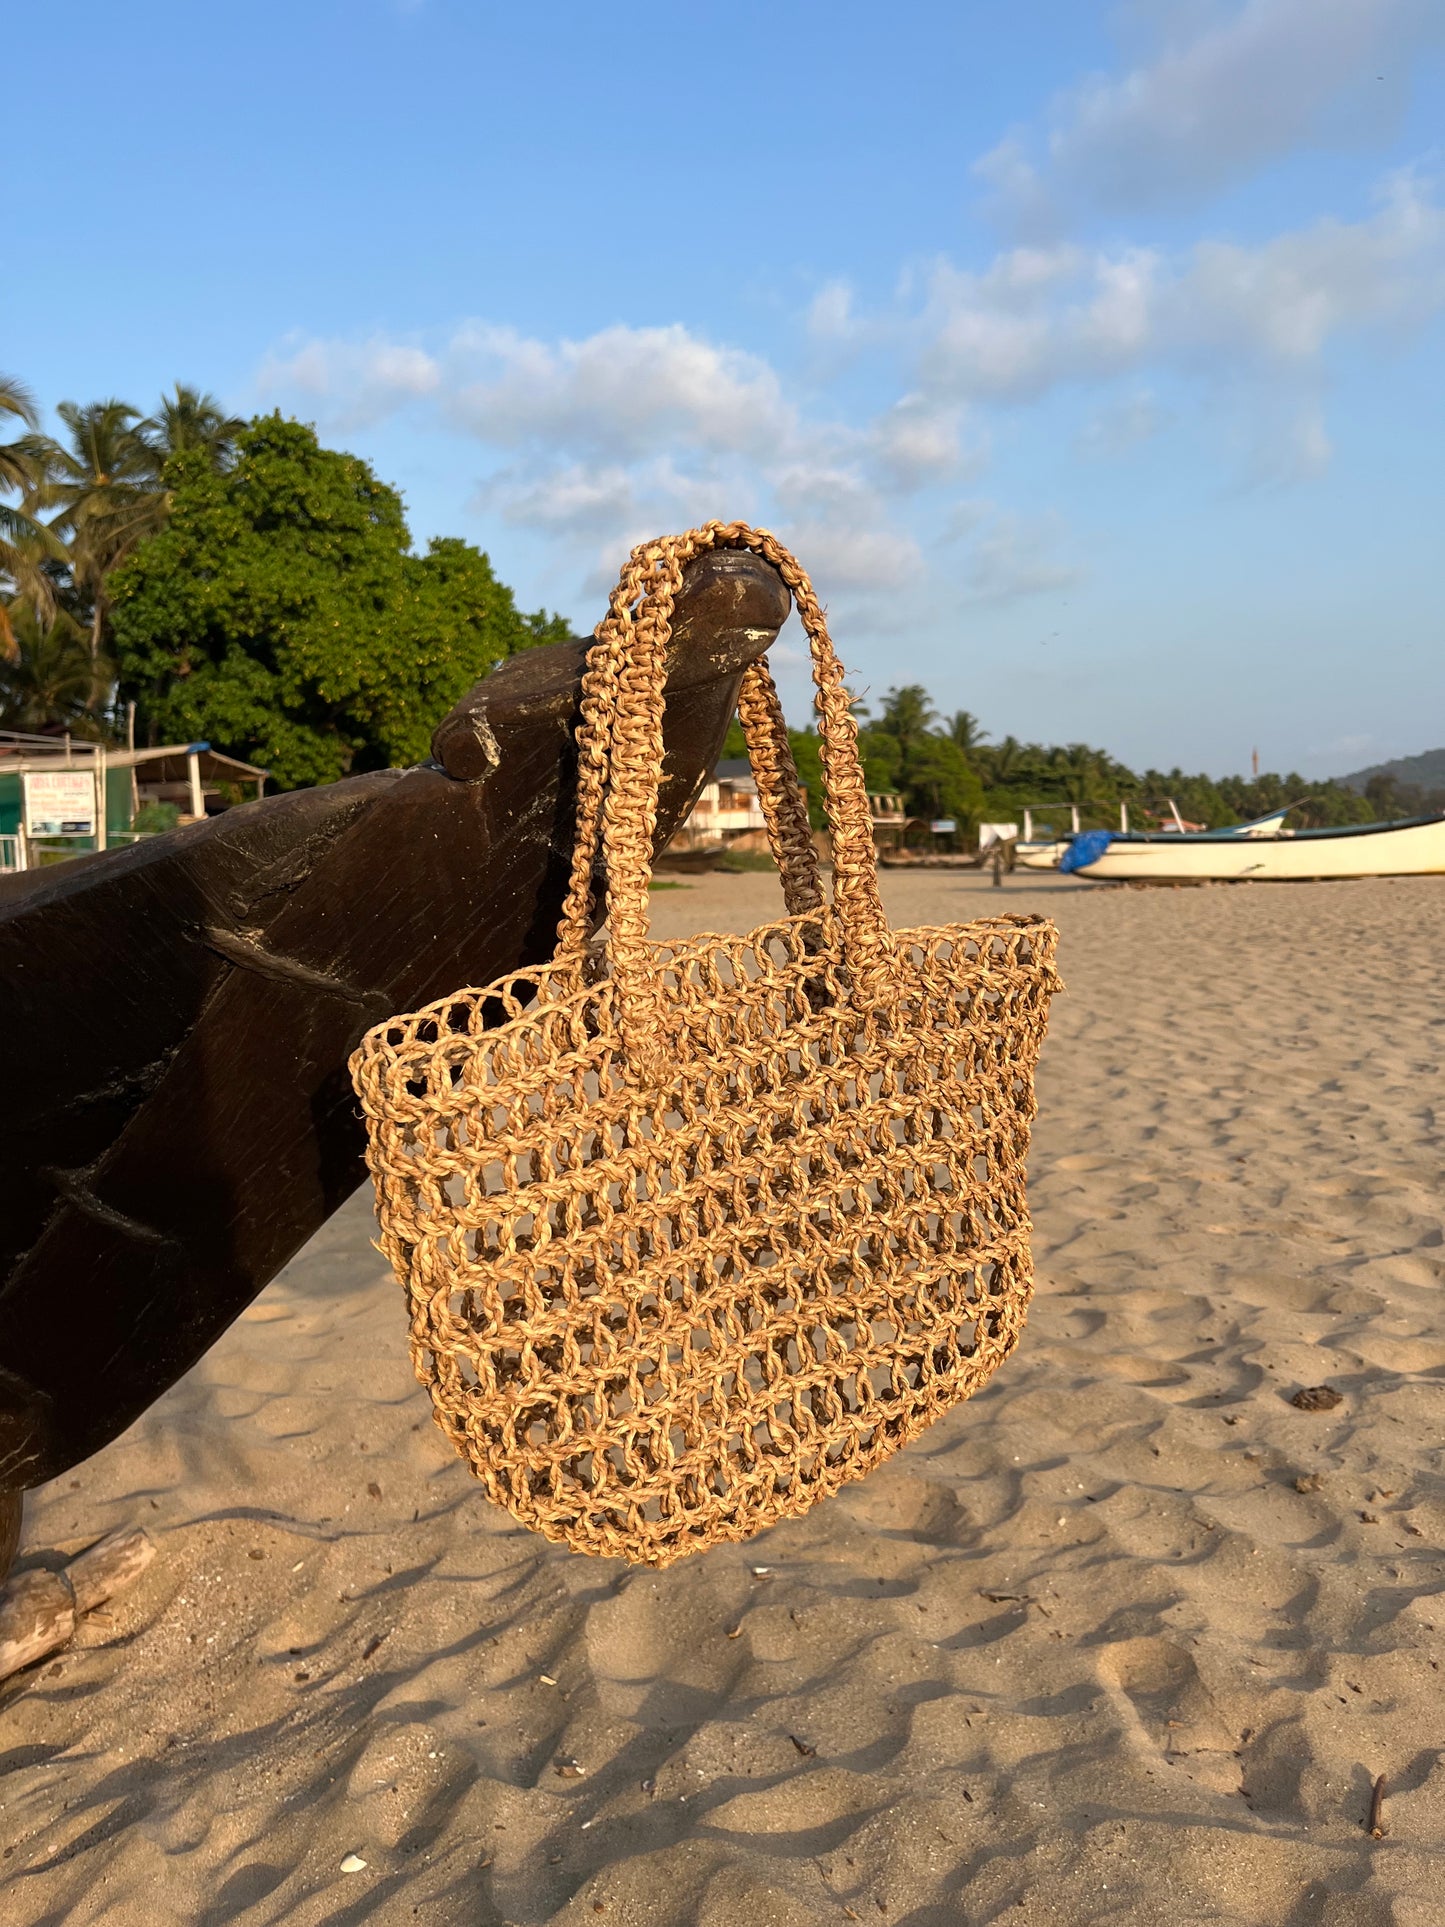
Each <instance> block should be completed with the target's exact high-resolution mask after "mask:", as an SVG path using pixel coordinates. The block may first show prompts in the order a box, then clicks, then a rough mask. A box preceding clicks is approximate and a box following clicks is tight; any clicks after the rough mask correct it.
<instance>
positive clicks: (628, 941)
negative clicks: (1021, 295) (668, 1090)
mask: <svg viewBox="0 0 1445 1927" xmlns="http://www.w3.org/2000/svg"><path fill="white" fill-rule="evenodd" d="M714 548H745V549H750V550H752V551H753V552H754V553H755V554H758V555H760V556H762V557H763V559H764V560H765V561H767V562H769V563H771V564H772V566H773V567H774V568H775V569H777V571H778V573H779V574H780V575H781V576H782V578H783V580H784V582H785V583H786V584H787V586H788V588H789V590H790V591H791V592H792V596H793V602H794V605H795V607H796V608H797V611H798V615H799V617H800V619H801V621H802V624H803V628H804V630H805V631H806V633H807V636H808V642H809V647H810V650H811V654H812V659H813V680H814V683H815V685H816V690H817V694H816V698H815V700H816V705H817V710H818V717H819V736H820V752H821V760H822V766H823V787H824V801H825V804H826V808H827V815H828V822H829V827H830V828H831V830H832V836H833V909H834V915H835V916H836V918H837V923H838V933H839V937H840V940H841V944H842V949H843V954H844V958H845V961H846V962H847V964H848V966H849V970H850V974H851V975H852V978H853V990H854V996H855V998H857V999H858V1000H860V1001H862V1002H866V1003H872V1002H873V1001H875V1000H876V999H877V997H878V996H879V995H880V994H881V993H882V989H883V986H882V985H881V984H880V983H879V971H880V967H882V966H884V965H885V964H886V961H887V958H888V957H889V955H890V954H891V938H890V934H889V930H888V923H887V919H886V917H885V915H884V912H883V904H882V900H881V898H880V897H879V894H878V875H877V861H876V856H875V852H874V847H873V827H872V821H871V817H870V813H869V809H868V797H867V792H866V789H865V787H864V781H863V767H862V763H861V761H860V759H859V755H858V726H857V724H856V722H855V721H854V718H853V715H852V712H851V707H850V704H849V700H848V696H847V693H846V692H845V690H844V688H843V668H842V664H841V663H840V662H839V661H838V658H837V655H836V653H835V651H834V649H833V644H832V639H831V638H830V636H829V634H828V625H827V621H826V619H825V617H824V614H823V611H822V608H821V606H820V604H819V602H818V599H817V597H816V595H815V594H814V592H813V585H812V583H811V582H810V581H809V579H808V576H807V573H806V571H805V570H804V569H803V568H802V566H801V564H800V563H799V562H798V561H797V559H796V558H795V557H794V556H793V555H792V554H791V553H790V552H789V551H788V550H787V549H786V548H784V547H783V545H782V544H781V543H780V542H779V541H778V540H777V538H776V537H775V536H773V535H772V534H770V533H769V532H768V531H767V530H766V529H753V528H750V527H748V525H747V524H746V523H742V522H732V523H722V522H709V523H707V524H706V525H705V526H704V527H703V528H701V529H693V530H691V531H689V532H688V533H687V534H686V535H679V536H667V537H662V538H659V539H657V540H655V541H651V542H644V543H641V544H639V545H638V547H637V548H635V549H634V550H633V552H632V554H631V556H630V557H629V558H628V561H627V564H626V567H625V568H624V569H623V571H622V576H621V578H620V580H619V582H618V584H617V587H616V588H615V589H614V590H613V593H612V597H611V601H610V604H609V607H608V613H607V615H606V617H605V618H604V619H603V621H602V622H601V623H599V625H598V628H597V634H596V641H595V643H594V645H593V648H592V649H591V651H590V652H589V654H588V658H587V670H586V673H585V675H584V677H583V682H582V724H581V727H580V729H579V731H578V743H579V749H580V752H581V754H580V764H579V776H578V797H577V838H576V844H575V847H574V852H573V865H572V878H571V884H570V887H569V889H568V893H567V899H566V902H565V904H564V906H563V912H562V919H561V922H560V924H559V927H558V933H557V937H558V952H559V957H561V958H562V959H566V958H575V959H577V960H579V961H580V958H581V956H582V955H583V953H584V952H585V948H586V945H587V942H588V939H589V937H590V934H591V909H592V879H593V869H594V865H595V861H596V855H597V847H598V842H599V840H600V842H601V845H602V848H603V851H604V854H605V857H606V868H607V913H608V936H607V953H608V959H609V962H610V965H611V971H612V976H613V979H614V981H615V984H616V987H617V994H618V1003H619V1017H620V1022H621V1029H622V1033H623V1045H624V1049H625V1050H626V1053H627V1056H628V1058H629V1060H630V1062H631V1063H632V1064H633V1066H634V1067H635V1069H636V1071H637V1073H638V1074H639V1075H655V1074H660V1072H661V1069H662V1067H663V1065H664V1063H665V1058H666V1050H665V1039H666V1034H667V1031H668V1029H669V1025H668V1022H667V1018H668V1010H667V1000H666V998H665V996H664V993H663V986H662V983H661V978H660V975H659V973H658V972H657V970H656V968H655V966H654V963H653V960H652V955H651V952H650V950H649V947H648V903H647V885H648V881H649V879H650V876H651V870H652V842H653V837H654V834H655V832H656V828H657V795H658V785H659V777H660V772H661V767H662V713H663V689H664V685H665V683H666V678H667V643H668V641H669V638H670V635H671V625H672V612H673V606H674V603H675V601H676V598H677V595H678V591H679V590H680V588H681V586H682V572H683V569H684V567H685V566H686V564H687V563H688V562H690V561H692V560H693V558H694V557H695V556H697V555H701V554H703V553H705V552H706V551H708V550H710V549H714ZM738 711H739V715H740V716H741V718H742V721H743V728H744V731H745V733H746V735H747V739H748V748H749V752H750V754H752V753H753V752H754V750H755V748H756V756H755V760H754V771H755V774H756V776H757V781H758V795H759V801H760V803H761V805H762V808H763V813H764V817H765V819H766V821H767V824H768V832H769V840H770V842H771V843H772V846H773V851H774V855H775V857H776V859H777V861H778V865H779V868H780V870H781V872H782V876H783V886H784V893H785V897H786V899H787V902H788V908H789V911H790V913H791V914H794V915H798V914H802V913H804V912H806V911H808V910H815V909H819V908H821V906H822V902H823V897H822V890H821V886H820V885H819V882H818V872H817V861H816V857H815V856H814V854H813V848H812V838H811V835H810V834H809V832H808V825H807V811H806V806H805V804H804V800H803V796H802V792H801V789H800V786H799V784H798V779H797V771H796V768H795V767H794V764H793V759H792V751H791V748H790V746H789V744H788V738H787V729H786V726H785V724H784V721H783V715H782V709H781V706H780V704H779V702H778V699H777V692H776V689H775V688H774V686H773V682H772V677H771V676H770V675H769V674H768V672H767V669H766V667H765V666H764V665H763V664H761V663H754V664H752V665H750V667H749V669H748V670H747V671H745V672H744V678H743V687H742V691H741V693H740V697H739V704H738Z"/></svg>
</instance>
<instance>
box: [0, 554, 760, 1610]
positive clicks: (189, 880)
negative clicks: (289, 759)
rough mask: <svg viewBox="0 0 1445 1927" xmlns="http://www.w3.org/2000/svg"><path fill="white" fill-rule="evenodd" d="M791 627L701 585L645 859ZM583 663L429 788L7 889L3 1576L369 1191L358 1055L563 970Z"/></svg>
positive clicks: (684, 616)
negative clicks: (91, 1460)
mask: <svg viewBox="0 0 1445 1927" xmlns="http://www.w3.org/2000/svg"><path fill="white" fill-rule="evenodd" d="M788 606H789V600H788V593H787V590H786V589H785V588H784V586H783V584H782V582H781V580H780V578H779V577H778V576H777V575H776V574H775V573H774V572H773V570H772V569H771V568H769V567H768V565H767V564H766V563H764V562H762V561H761V560H759V559H758V558H757V557H754V556H752V555H747V554H743V553H728V552H722V553H713V554H710V555H707V556H704V557H701V558H699V560H697V561H696V562H694V563H693V564H692V565H691V567H690V569H689V571H688V574H687V578H686V581H685V585H684V590H683V594H682V596H681V598H680V600H679V603H678V611H677V618H676V621H675V624H674V637H675V642H674V661H673V665H672V673H671V677H670V680H669V683H668V707H667V720H666V742H667V761H666V764H665V768H664V781H663V786H662V795H661V802H660V809H659V822H658V845H659V848H660V847H661V845H662V844H663V843H664V842H665V841H666V840H667V838H668V837H669V836H670V835H671V834H672V832H673V831H674V829H676V827H677V825H678V824H679V823H680V822H681V821H682V819H683V817H684V816H685V815H686V813H687V811H688V809H689V808H690V807H691V804H692V801H693V799H694V798H695V796H696V794H697V792H698V790H699V789H700V787H701V785H702V784H703V782H704V781H705V780H706V778H707V776H708V774H709V773H710V772H711V769H712V767H713V764H714V762H715V761H716V758H717V755H718V753H719V751H720V749H721V746H722V739H723V736H724V734H725V732H726V729H727V725H728V721H729V719H730V718H731V716H732V713H733V708H734V705H735V703H736V700H737V690H738V680H739V677H740V675H741V672H742V670H743V668H744V667H745V666H746V664H747V663H748V662H749V661H751V660H753V658H755V657H756V656H758V655H760V654H761V653H762V652H763V651H764V650H765V649H766V648H767V646H768V644H769V643H770V642H771V641H772V639H773V637H774V636H775V635H776V634H777V631H778V628H779V626H780V625H781V623H782V621H783V619H784V617H785V616H786V614H787V611H788ZM586 648H587V645H586V643H585V642H580V641H579V642H575V643H564V644H560V645H557V646H555V647H552V648H547V649H537V650H533V651H530V652H528V653H526V654H523V655H521V656H516V657H513V658H512V659H511V660H510V661H508V662H506V663H504V664H502V665H501V666H500V667H499V668H498V670H497V671H496V672H495V673H494V674H493V675H491V676H489V677H488V678H487V679H486V681H485V682H482V683H479V684H478V685H477V686H476V688H474V689H473V690H472V691H471V693H470V694H469V695H468V696H467V697H466V698H465V699H464V701H463V702H461V703H460V704H458V706H457V707H456V709H454V710H453V711H452V712H451V714H450V715H449V716H447V717H446V718H445V720H444V721H443V722H442V724H441V725H440V727H439V728H438V730H437V732H436V735H435V737H434V738H433V743H432V749H433V756H434V761H433V762H432V763H429V764H426V765H423V766H421V767H419V768H416V769H409V770H385V771H380V772H377V773H374V774H371V775H366V776H357V777H353V778H351V779H350V780H348V781H345V782H341V783H335V784H333V785H331V786H330V787H329V788H325V789H317V790H305V791H298V792H295V793H293V794H290V795H283V796H277V797H269V798H266V799H264V800H263V801H260V802H256V803H249V804H245V805H243V806H241V807H239V808H236V809H233V810H230V811H228V812H227V813H226V814H225V815H224V816H222V817H218V818H215V819H212V820H210V821H208V822H205V823H197V824H194V825H190V826H188V827H186V828H183V829H180V830H177V831H173V832H172V833H171V834H169V835H167V836H163V837H156V838H154V839H150V840H148V841H146V842H144V843H139V844H136V845H134V846H132V847H130V848H128V849H125V850H120V851H116V852H113V853H108V854H105V855H99V856H92V857H81V858H78V859H76V860H74V861H72V862H70V863H67V864H65V865H63V866H59V867H57V868H55V869H51V870H45V871H35V872H29V873H26V874H23V875H21V876H18V877H13V878H6V879H0V1036H3V1038H4V1050H5V1058H6V1077H5V1088H4V1098H3V1103H0V1575H3V1572H4V1570H5V1565H6V1564H7V1563H8V1557H9V1549H7V1547H6V1544H5V1541H6V1538H7V1536H10V1537H11V1541H12V1547H13V1528H14V1527H15V1526H16V1525H18V1517H19V1494H20V1492H21V1491H22V1490H23V1489H24V1488H25V1487H28V1486H33V1485H36V1484H39V1483H40V1482H41V1481H43V1480H46V1479H51V1478H54V1477H56V1476H57V1475H58V1474H59V1473H61V1472H63V1471H65V1470H66V1469H67V1467H69V1466H71V1465H74V1464H75V1463H76V1462H77V1461H78V1460H80V1459H83V1458H85V1457H86V1456H87V1455H88V1454H90V1453H92V1452H95V1451H97V1450H98V1449H99V1448H100V1447H101V1446H103V1445H105V1444H106V1443H107V1442H108V1441H109V1440H110V1439H113V1438H114V1437H115V1436H116V1435H117V1434H118V1433H119V1432H120V1431H122V1430H123V1429H124V1427H125V1426H127V1425H128V1424H129V1423H130V1422H131V1421H132V1420H133V1419H134V1418H136V1417H137V1416H138V1414H139V1413H141V1412H142V1411H144V1410H145V1408H146V1407H147V1406H148V1405H150V1404H151V1403H152V1402H153V1400H155V1399H156V1398H158V1397H159V1396H160V1394H161V1393H162V1392H164V1391H165V1390H166V1389H167V1387H168V1386H170V1385H172V1384H173V1383H174V1382H175V1381H176V1379H178V1378H179V1377H180V1376H181V1374H182V1373H183V1372H185V1371H186V1370H187V1369H188V1368H189V1367H190V1366H191V1365H192V1364H194V1362H195V1361H196V1360H197V1359H198V1358H199V1357H200V1356H201V1354H202V1353H203V1352H204V1351H206V1350H207V1348H208V1347H209V1346H210V1345H212V1344H213V1343H214V1342H215V1340H216V1339H217V1338H219V1336H220V1335H221V1333H222V1332H223V1331H224V1330H225V1329H226V1327H227V1326H228V1325H229V1324H230V1323H231V1322H232V1320H233V1319H235V1318H236V1317H237V1316H238V1315H239V1314H240V1313H241V1312H242V1311H243V1310H244V1309H245V1307H246V1306H247V1304H249V1303H250V1301H251V1300H252V1299H253V1298H254V1297H255V1296H256V1294H257V1293H258V1292H259V1291H260V1290H261V1289H262V1288H263V1287H264V1286H265V1285H266V1284H267V1282H268V1281H269V1280H270V1279H271V1278H273V1277H274V1276H275V1274H276V1273H277V1271H279V1270H280V1268H281V1267H282V1265H284V1264H285V1263H286V1261H287V1260H288V1259H289V1258H290V1257H292V1256H293V1255H294V1253H295V1252H296V1251H298V1250H299V1249H300V1247H301V1246H302V1245H303V1244H304V1243H305V1242H306V1240H307V1239H308V1238H309V1237H310V1236H311V1235H312V1233H313V1232H314V1231H316V1230H317V1228H318V1227H319V1226H320V1225H321V1224H322V1223H323V1222H324V1221H325V1220H326V1218H327V1217H329V1216H330V1214H331V1213H332V1212H333V1211H335V1210H336V1208H337V1207H338V1206H339V1205H340V1204H341V1203H343V1202H344V1200H345V1199H346V1198H347V1197H349V1196H350V1195H351V1193H352V1192H353V1191H355V1189H356V1188H357V1186H358V1185H359V1184H360V1183H361V1182H362V1181H363V1179H364V1176H365V1169H364V1165H363V1157H362V1153H363V1134H362V1129H361V1124H360V1120H359V1114H358V1111H357V1107H356V1103H355V1100H354V1097H353V1094H352V1090H351V1084H350V1080H349V1078H348V1075H347V1070H346V1060H347V1058H348V1056H349V1055H350V1053H351V1051H352V1049H353V1048H354V1046H355V1045H356V1043H357V1041H358V1040H359V1038H360V1036H361V1034H362V1032H363V1031H364V1030H365V1029H367V1028H368V1027H369V1026H370V1025H371V1024H373V1023H376V1022H378V1021H380V1020H381V1019H382V1018H383V1017H385V1016H387V1015H389V1014H390V1013H391V1012H392V1011H395V1010H401V1009H407V1008H410V1007H414V1006H416V1005H418V1004H421V1003H425V1002H427V1001H428V1000H429V999H431V998H433V997H439V996H444V995H445V994H446V993H447V992H448V991H450V990H453V989H456V988H457V987H458V986H460V985H465V984H481V983H487V982H489V981H490V980H491V979H492V978H494V977H497V976H500V975H501V974H502V973H503V972H505V971H509V970H515V969H518V968H520V967H522V966H524V965H526V964H528V963H533V962H539V961H541V960H543V959H544V958H546V957H547V956H549V955H550V954H551V949H552V943H553V936H554V932H555V926H556V921H557V916H558V912H559V909H560V906H561V901H562V896H563V893H564V891H565V888H566V880H567V870H568V863H569V859H570V852H571V844H572V819H573V807H574V791H575V778H576V758H575V748H574V743H573V731H574V728H575V725H576V719H577V706H578V701H579V695H580V681H581V674H582V667H583V662H584V658H585V654H586Z"/></svg>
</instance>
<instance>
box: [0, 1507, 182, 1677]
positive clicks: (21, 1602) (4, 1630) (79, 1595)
mask: <svg viewBox="0 0 1445 1927" xmlns="http://www.w3.org/2000/svg"><path fill="white" fill-rule="evenodd" d="M155 1556H156V1548H155V1542H154V1540H153V1539H151V1537H150V1536H149V1534H148V1533H146V1532H145V1531H144V1530H143V1529H142V1528H141V1527H140V1526H122V1527H121V1528H120V1529H119V1531H116V1532H108V1533H106V1535H105V1537H104V1538H103V1539H97V1540H96V1542H95V1544H94V1545H93V1546H91V1547H89V1548H88V1550H87V1551H85V1552H82V1553H81V1554H79V1556H78V1557H77V1558H74V1559H72V1560H71V1562H70V1564H69V1565H68V1566H67V1567H66V1568H65V1570H64V1572H22V1573H17V1574H16V1576H15V1577H14V1578H13V1579H12V1580H11V1581H10V1583H9V1584H8V1585H7V1586H6V1588H5V1590H4V1591H3V1592H0V1679H8V1678H9V1676H10V1674H11V1673H18V1672H20V1671H21V1670H22V1669H23V1668H24V1667H26V1666H33V1665H34V1664H35V1662H36V1661H37V1660H39V1659H44V1658H46V1657H47V1655H48V1654H50V1653H58V1652H59V1651H60V1650H61V1648H62V1647H64V1646H68V1645H69V1644H70V1642H71V1640H72V1639H73V1638H74V1637H75V1627H76V1622H77V1621H78V1620H80V1619H82V1618H83V1617H84V1616H85V1614H86V1613H88V1612H89V1611H90V1610H91V1609H92V1607H95V1606H98V1605H100V1604H101V1602H102V1601H103V1600H106V1599H109V1598H111V1597H112V1595H113V1594H115V1593H118V1592H122V1591H124V1589H125V1588H126V1587H127V1586H129V1585H131V1584H133V1583H134V1581H135V1580H137V1579H139V1577H140V1575H141V1574H142V1573H143V1572H144V1571H145V1569H146V1567H147V1566H148V1565H149V1564H150V1562H151V1560H152V1559H154V1558H155Z"/></svg>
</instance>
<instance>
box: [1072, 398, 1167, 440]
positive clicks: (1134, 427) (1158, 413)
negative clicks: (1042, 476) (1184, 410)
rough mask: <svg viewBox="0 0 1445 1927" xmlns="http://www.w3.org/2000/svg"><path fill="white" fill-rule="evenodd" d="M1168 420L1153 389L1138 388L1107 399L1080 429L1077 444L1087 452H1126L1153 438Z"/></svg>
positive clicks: (1165, 411)
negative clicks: (1109, 399)
mask: <svg viewBox="0 0 1445 1927" xmlns="http://www.w3.org/2000/svg"><path fill="white" fill-rule="evenodd" d="M1168 419H1169V414H1168V411H1167V410H1166V409H1165V408H1164V407H1163V406H1162V404H1161V403H1160V401H1159V399H1158V397H1157V396H1156V395H1155V394H1154V393H1153V392H1152V390H1150V389H1148V388H1137V389H1135V390H1134V391H1133V393H1131V394H1127V395H1120V396H1117V397H1115V398H1114V399H1113V400H1111V401H1109V402H1106V403H1105V405H1104V406H1103V407H1102V408H1101V409H1099V410H1098V412H1097V413H1096V414H1095V415H1094V416H1092V417H1091V419H1090V420H1089V421H1088V422H1086V423H1085V425H1084V427H1083V428H1082V429H1081V430H1080V432H1079V435H1078V437H1077V446H1078V448H1079V452H1080V453H1081V454H1083V455H1123V454H1126V453H1127V452H1128V450H1129V449H1131V448H1137V447H1138V446H1139V445H1140V443H1142V442H1148V441H1152V440H1153V439H1154V437H1155V436H1156V435H1157V434H1158V433H1159V432H1160V430H1161V429H1162V428H1163V427H1164V425H1165V423H1166V422H1167V421H1168Z"/></svg>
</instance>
